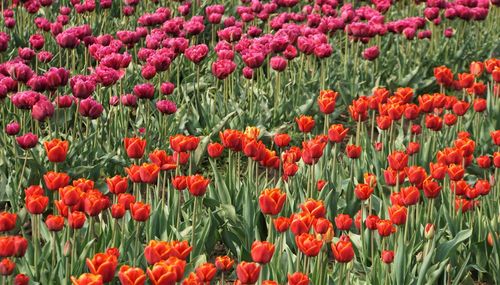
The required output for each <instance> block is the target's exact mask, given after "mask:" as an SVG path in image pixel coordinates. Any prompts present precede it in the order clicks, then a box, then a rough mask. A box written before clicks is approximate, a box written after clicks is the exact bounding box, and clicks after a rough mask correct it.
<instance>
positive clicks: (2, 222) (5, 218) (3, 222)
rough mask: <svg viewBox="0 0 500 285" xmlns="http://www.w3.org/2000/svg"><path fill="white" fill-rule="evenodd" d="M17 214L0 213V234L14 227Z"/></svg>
mask: <svg viewBox="0 0 500 285" xmlns="http://www.w3.org/2000/svg"><path fill="white" fill-rule="evenodd" d="M16 221H17V214H15V213H9V212H0V232H8V231H10V230H12V229H14V228H15V227H16Z"/></svg>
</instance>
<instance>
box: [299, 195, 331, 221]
mask: <svg viewBox="0 0 500 285" xmlns="http://www.w3.org/2000/svg"><path fill="white" fill-rule="evenodd" d="M300 208H301V209H302V211H304V212H305V213H309V214H311V215H313V216H314V217H315V218H322V217H324V216H325V214H326V208H325V205H324V203H323V201H321V200H314V199H311V198H309V199H307V201H305V202H304V203H303V204H301V205H300Z"/></svg>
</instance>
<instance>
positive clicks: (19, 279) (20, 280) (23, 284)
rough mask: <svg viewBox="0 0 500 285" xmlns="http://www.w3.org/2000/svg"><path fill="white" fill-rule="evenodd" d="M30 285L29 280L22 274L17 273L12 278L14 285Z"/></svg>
mask: <svg viewBox="0 0 500 285" xmlns="http://www.w3.org/2000/svg"><path fill="white" fill-rule="evenodd" d="M29 283H30V278H29V277H28V276H27V275H25V274H22V273H19V274H17V275H16V277H14V285H28V284H29Z"/></svg>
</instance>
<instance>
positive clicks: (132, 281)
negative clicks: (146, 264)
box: [118, 265, 146, 285]
mask: <svg viewBox="0 0 500 285" xmlns="http://www.w3.org/2000/svg"><path fill="white" fill-rule="evenodd" d="M118 279H120V283H121V285H144V283H146V274H144V271H143V270H142V269H140V268H138V267H130V266H128V265H123V266H122V267H120V271H119V272H118Z"/></svg>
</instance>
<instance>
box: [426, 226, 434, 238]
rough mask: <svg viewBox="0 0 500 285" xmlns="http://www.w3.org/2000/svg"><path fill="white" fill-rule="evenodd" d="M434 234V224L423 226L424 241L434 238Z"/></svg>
mask: <svg viewBox="0 0 500 285" xmlns="http://www.w3.org/2000/svg"><path fill="white" fill-rule="evenodd" d="M435 232H436V229H435V227H434V224H427V225H425V238H426V239H432V238H434V234H435Z"/></svg>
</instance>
